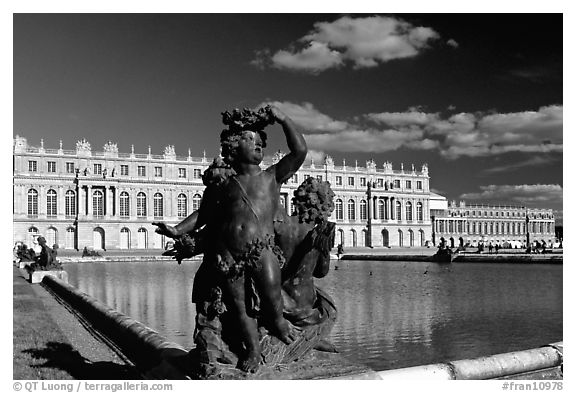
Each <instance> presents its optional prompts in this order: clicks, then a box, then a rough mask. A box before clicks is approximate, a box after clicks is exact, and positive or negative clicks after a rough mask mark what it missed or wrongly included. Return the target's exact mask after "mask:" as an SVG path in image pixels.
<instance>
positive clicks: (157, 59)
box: [14, 14, 563, 221]
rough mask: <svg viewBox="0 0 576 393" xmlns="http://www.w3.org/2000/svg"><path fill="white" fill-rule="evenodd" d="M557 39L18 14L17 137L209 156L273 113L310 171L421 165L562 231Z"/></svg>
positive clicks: (460, 28) (401, 17)
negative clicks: (539, 215)
mask: <svg viewBox="0 0 576 393" xmlns="http://www.w3.org/2000/svg"><path fill="white" fill-rule="evenodd" d="M562 29H563V20H562V15H561V14H395V15H384V14H382V15H373V14H370V15H368V14H365V15H362V14H354V15H341V14H325V15H320V14H305V15H298V14H259V15H251V14H244V15H239V14H229V15H226V14H177V15H171V14H158V15H154V14H134V15H131V14H121V15H112V14H84V15H73V14H62V15H59V14H37V15H34V14H15V15H14V134H19V135H22V136H25V137H27V138H28V142H29V143H30V144H32V145H39V144H40V138H44V145H45V147H47V148H57V147H58V141H59V140H60V139H62V141H63V144H64V148H65V149H74V146H75V142H76V141H77V140H79V139H81V138H83V137H85V138H86V139H88V140H89V141H90V142H91V144H92V148H93V149H94V150H102V146H103V145H104V143H105V142H106V141H108V140H111V141H113V142H116V143H118V146H119V149H120V151H124V152H129V151H130V145H131V144H134V147H135V151H136V152H137V153H145V152H147V149H148V146H149V145H150V146H151V148H152V152H153V154H162V151H163V148H164V146H166V145H168V144H173V145H175V146H176V152H177V154H179V155H187V154H188V148H190V149H191V152H192V155H194V156H201V155H202V152H203V150H206V153H207V155H209V156H214V155H215V154H217V153H218V148H219V133H220V131H221V129H222V125H221V122H220V119H221V117H220V112H222V111H224V110H229V109H232V108H235V107H239V108H242V107H253V108H254V107H257V106H258V105H260V104H262V103H265V102H275V103H277V104H278V105H279V106H280V107H281V108H282V109H283V110H284V111H285V112H286V113H287V114H288V115H290V116H291V117H292V118H293V119H294V120H295V121H296V122H297V123H299V124H300V125H301V127H302V129H303V131H304V133H305V134H306V138H307V141H308V145H309V148H310V149H311V150H313V151H312V153H311V155H310V157H311V158H313V157H316V159H320V158H321V157H322V156H323V155H324V154H329V155H331V156H333V157H334V159H335V161H336V163H337V164H339V163H340V162H341V161H342V159H346V162H347V164H348V165H350V164H353V163H354V161H355V160H358V162H359V164H360V165H362V166H363V165H365V161H366V160H367V159H370V158H373V159H374V160H375V161H376V162H377V164H378V165H379V166H381V165H382V164H383V163H384V162H385V161H391V162H392V163H393V164H394V167H395V168H399V167H400V163H402V162H403V163H404V166H405V168H406V167H409V166H410V164H411V163H414V164H415V165H416V166H417V167H420V165H421V164H422V163H428V164H429V167H430V176H431V179H432V180H431V185H432V187H433V188H434V190H436V191H438V192H440V193H441V194H443V195H445V196H446V197H447V198H449V199H460V198H465V199H466V200H467V201H469V202H477V203H500V204H512V205H528V206H538V207H550V208H554V209H555V210H556V211H557V216H558V217H559V218H560V220H559V221H561V217H562V186H563V184H562V149H563V135H562V120H563V101H562V97H563V90H562V86H563V80H562V56H563V53H562V44H563V42H562V39H563V36H562ZM268 134H269V137H270V141H271V143H270V146H269V149H268V153H269V154H272V153H273V152H274V151H275V150H277V149H283V150H286V147H285V142H284V140H283V137H282V133H281V130H280V128H279V127H278V126H273V127H272V128H271V129H270V130H269V132H268Z"/></svg>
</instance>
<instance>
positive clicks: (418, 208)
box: [416, 202, 424, 221]
mask: <svg viewBox="0 0 576 393" xmlns="http://www.w3.org/2000/svg"><path fill="white" fill-rule="evenodd" d="M416 219H417V220H418V221H423V220H424V215H423V213H422V202H418V203H417V204H416Z"/></svg>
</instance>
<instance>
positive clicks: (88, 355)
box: [12, 267, 142, 380]
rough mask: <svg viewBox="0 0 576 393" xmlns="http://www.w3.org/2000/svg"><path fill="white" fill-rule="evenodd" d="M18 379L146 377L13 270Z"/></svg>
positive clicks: (45, 291) (63, 306)
mask: <svg viewBox="0 0 576 393" xmlns="http://www.w3.org/2000/svg"><path fill="white" fill-rule="evenodd" d="M12 321H13V336H12V338H13V351H14V353H13V379H16V380H28V379H34V380H46V379H53V380H60V379H83V380H84V379H86V380H91V379H142V377H141V376H140V374H139V373H138V372H137V370H136V368H135V367H134V366H133V365H132V364H130V363H129V362H127V361H125V360H124V359H123V358H122V357H121V356H120V355H118V353H117V352H116V351H114V350H113V349H112V348H111V347H110V346H108V345H107V344H106V343H105V342H104V341H103V340H102V339H100V338H99V337H98V335H97V333H94V332H92V331H90V328H89V327H88V326H85V325H84V324H82V323H81V321H80V320H79V319H78V318H77V317H76V316H75V315H74V314H72V312H71V311H69V309H68V308H67V307H66V306H65V305H63V304H61V303H60V302H59V301H57V300H56V298H55V297H54V296H53V295H52V294H50V293H49V292H48V291H47V289H45V288H44V287H43V286H42V285H41V284H30V283H29V282H28V281H26V278H25V277H24V273H23V272H22V271H21V270H20V269H18V268H17V267H13V319H12Z"/></svg>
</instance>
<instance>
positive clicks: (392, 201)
mask: <svg viewBox="0 0 576 393" xmlns="http://www.w3.org/2000/svg"><path fill="white" fill-rule="evenodd" d="M395 202H396V198H395V197H390V219H391V220H395V219H396V210H395V206H394V204H395Z"/></svg>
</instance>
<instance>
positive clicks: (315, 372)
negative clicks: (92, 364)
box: [146, 350, 381, 380]
mask: <svg viewBox="0 0 576 393" xmlns="http://www.w3.org/2000/svg"><path fill="white" fill-rule="evenodd" d="M208 367H210V366H208ZM146 377H147V378H151V379H189V380H288V379H305V380H307V379H381V378H380V377H379V376H378V374H377V373H376V372H375V371H374V370H372V369H370V368H368V367H367V366H364V365H361V364H356V363H353V362H351V361H349V360H348V359H346V358H345V357H344V356H342V355H341V354H339V353H330V352H321V351H317V350H313V351H311V352H309V353H308V354H307V355H306V356H305V357H303V358H302V359H299V360H298V361H293V362H290V363H287V364H279V365H275V366H271V367H269V366H266V365H262V366H260V368H259V369H258V371H257V372H255V373H246V372H244V371H241V370H239V369H237V368H236V367H235V366H234V365H218V367H217V368H213V369H212V370H208V369H207V365H206V364H202V363H200V362H198V359H195V355H194V351H193V350H192V351H190V352H189V353H188V355H183V354H182V353H180V354H179V355H176V356H172V357H166V358H164V360H163V362H162V364H161V365H160V366H158V367H156V368H155V369H154V370H150V371H149V372H148V373H147V375H146Z"/></svg>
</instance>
